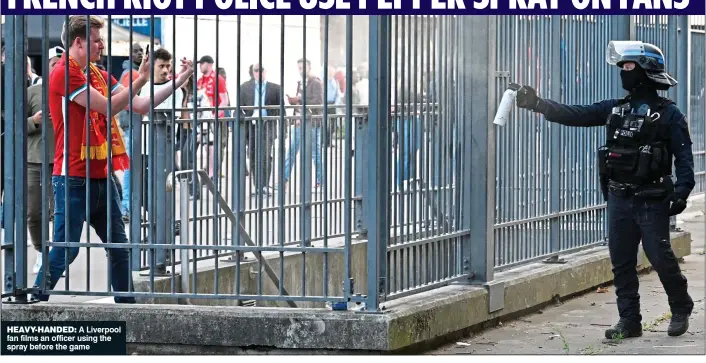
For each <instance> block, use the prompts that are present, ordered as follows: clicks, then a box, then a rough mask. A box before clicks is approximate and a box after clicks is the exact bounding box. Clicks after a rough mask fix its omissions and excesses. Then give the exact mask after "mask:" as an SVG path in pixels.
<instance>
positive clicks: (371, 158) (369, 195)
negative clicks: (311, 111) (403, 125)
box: [363, 16, 390, 311]
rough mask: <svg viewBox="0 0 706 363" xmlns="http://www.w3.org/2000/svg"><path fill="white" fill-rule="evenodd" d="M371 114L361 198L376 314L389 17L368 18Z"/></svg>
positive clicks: (381, 291)
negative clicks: (369, 146) (364, 184)
mask: <svg viewBox="0 0 706 363" xmlns="http://www.w3.org/2000/svg"><path fill="white" fill-rule="evenodd" d="M369 29H370V33H369V39H370V65H369V67H370V72H369V82H370V86H369V95H370V100H372V101H371V102H370V111H369V122H368V136H369V137H368V140H371V141H370V142H371V143H372V144H373V145H372V148H370V149H369V150H370V152H366V153H365V155H366V157H367V158H368V162H367V163H366V165H369V166H370V167H369V168H368V169H367V170H368V172H367V186H368V188H367V189H364V190H363V192H364V193H366V194H365V195H364V196H363V198H364V200H368V201H369V203H370V204H369V208H368V209H367V211H368V213H367V215H368V219H367V220H366V224H367V226H368V231H369V232H368V246H367V247H368V292H367V298H366V301H365V309H366V310H367V311H377V310H378V307H379V306H380V302H381V301H384V299H385V294H386V291H387V279H386V277H387V244H388V239H389V236H390V223H389V212H388V211H389V208H388V201H389V197H390V193H389V183H388V181H389V167H388V154H389V145H388V135H389V132H390V131H389V115H390V105H389V103H390V99H389V92H390V90H389V81H390V80H389V76H388V65H389V58H390V49H389V41H388V34H389V32H390V17H389V16H371V17H370V25H369Z"/></svg>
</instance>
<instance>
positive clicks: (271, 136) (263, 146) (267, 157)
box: [246, 121, 277, 189]
mask: <svg viewBox="0 0 706 363" xmlns="http://www.w3.org/2000/svg"><path fill="white" fill-rule="evenodd" d="M276 127H277V124H276V122H272V121H266V122H263V124H262V127H261V129H262V135H260V134H258V129H259V127H258V126H256V125H250V127H249V128H248V134H247V135H246V137H247V139H248V159H250V175H251V176H252V178H251V179H252V182H253V185H254V186H255V188H257V189H261V188H264V187H266V186H268V185H269V182H270V176H271V175H272V165H273V163H274V159H273V157H272V153H273V150H274V145H275V139H276V138H277V129H276ZM261 136H262V137H261Z"/></svg>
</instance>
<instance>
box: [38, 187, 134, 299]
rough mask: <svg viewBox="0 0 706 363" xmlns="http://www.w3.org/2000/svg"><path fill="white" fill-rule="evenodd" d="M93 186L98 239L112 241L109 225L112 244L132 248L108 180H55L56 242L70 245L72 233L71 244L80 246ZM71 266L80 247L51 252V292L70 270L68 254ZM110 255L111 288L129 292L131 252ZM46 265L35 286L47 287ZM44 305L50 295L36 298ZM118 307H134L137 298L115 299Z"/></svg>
mask: <svg viewBox="0 0 706 363" xmlns="http://www.w3.org/2000/svg"><path fill="white" fill-rule="evenodd" d="M87 183H88V184H90V189H91V190H90V195H89V196H88V198H89V200H88V202H89V203H88V205H89V206H90V207H89V210H88V213H90V222H91V226H92V227H93V229H94V230H95V231H96V234H97V235H98V238H100V239H101V241H103V242H104V243H107V241H108V223H110V225H111V227H112V236H111V238H110V239H111V243H122V244H125V245H126V246H125V247H128V246H127V244H128V240H127V235H126V234H125V224H124V223H123V220H122V217H121V215H120V197H119V196H118V189H117V188H116V187H115V184H113V183H111V188H112V195H113V198H112V200H111V202H110V205H108V203H106V199H107V198H106V196H107V194H108V189H107V185H106V179H86V178H79V177H69V178H68V182H67V181H66V177H63V176H54V177H52V185H53V186H54V242H66V240H65V237H66V235H65V233H66V231H68V232H69V235H68V237H69V241H68V242H79V241H80V239H81V233H82V232H83V225H84V223H85V222H86V185H87ZM66 188H68V189H69V199H68V203H69V205H68V207H70V209H71V212H70V215H69V218H70V219H69V220H68V221H67V220H66V219H65V218H66V208H67V206H66V205H65V201H64V193H65V190H66ZM108 207H110V209H111V213H112V215H111V220H110V221H109V220H108ZM67 249H68V257H69V264H71V263H72V262H73V261H74V260H75V259H76V256H78V252H79V247H68V248H67V247H52V249H51V250H50V251H49V276H50V277H49V278H50V281H49V284H48V286H47V288H48V289H54V287H55V286H56V283H57V282H58V281H59V279H60V278H61V275H62V274H63V273H64V271H65V270H66V260H65V258H66V257H65V256H66V254H67ZM107 254H108V256H110V272H111V278H112V279H111V286H112V287H113V291H116V292H127V291H129V288H130V280H131V277H132V273H131V271H130V259H129V256H130V251H129V250H127V249H123V248H117V249H116V248H110V249H107ZM45 267H46V266H45V265H42V268H41V269H40V270H39V272H38V273H37V279H36V280H35V282H34V285H35V286H45V285H44V274H45V273H44V269H45ZM36 297H37V298H38V299H39V300H41V301H47V300H49V296H48V295H41V294H40V295H38V296H36ZM115 302H116V303H134V302H135V298H133V297H115Z"/></svg>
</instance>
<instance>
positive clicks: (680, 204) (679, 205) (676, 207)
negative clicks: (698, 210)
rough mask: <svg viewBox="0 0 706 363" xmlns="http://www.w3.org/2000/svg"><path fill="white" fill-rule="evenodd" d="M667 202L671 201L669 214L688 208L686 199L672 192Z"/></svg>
mask: <svg viewBox="0 0 706 363" xmlns="http://www.w3.org/2000/svg"><path fill="white" fill-rule="evenodd" d="M665 202H667V203H669V216H670V217H671V216H675V215H677V214H680V213H681V212H683V211H684V209H686V200H684V199H682V198H679V197H677V196H676V195H675V194H670V195H669V196H668V197H667V199H665Z"/></svg>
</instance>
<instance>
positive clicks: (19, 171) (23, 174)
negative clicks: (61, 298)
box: [13, 16, 28, 301]
mask: <svg viewBox="0 0 706 363" xmlns="http://www.w3.org/2000/svg"><path fill="white" fill-rule="evenodd" d="M14 25H15V45H14V47H13V50H14V52H15V56H16V57H17V58H15V63H14V66H15V67H16V68H15V72H16V74H15V92H17V93H16V94H15V98H14V103H15V114H14V120H16V122H17V125H18V127H17V129H16V130H15V132H14V137H15V141H14V143H13V145H14V147H15V154H14V160H13V165H14V167H15V185H14V188H15V198H14V203H15V225H14V226H15V241H17V242H18V243H15V268H16V270H15V291H18V295H17V300H18V301H26V300H27V295H26V293H25V292H24V290H25V289H26V288H27V287H28V286H27V242H26V241H27V128H26V127H21V126H19V125H25V123H24V122H23V121H25V117H26V115H27V88H26V86H25V82H24V79H25V78H24V77H21V76H20V75H26V69H27V68H26V67H27V66H26V62H27V37H26V34H27V17H26V16H17V20H16V21H15V24H14ZM19 80H22V82H20V81H19Z"/></svg>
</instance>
